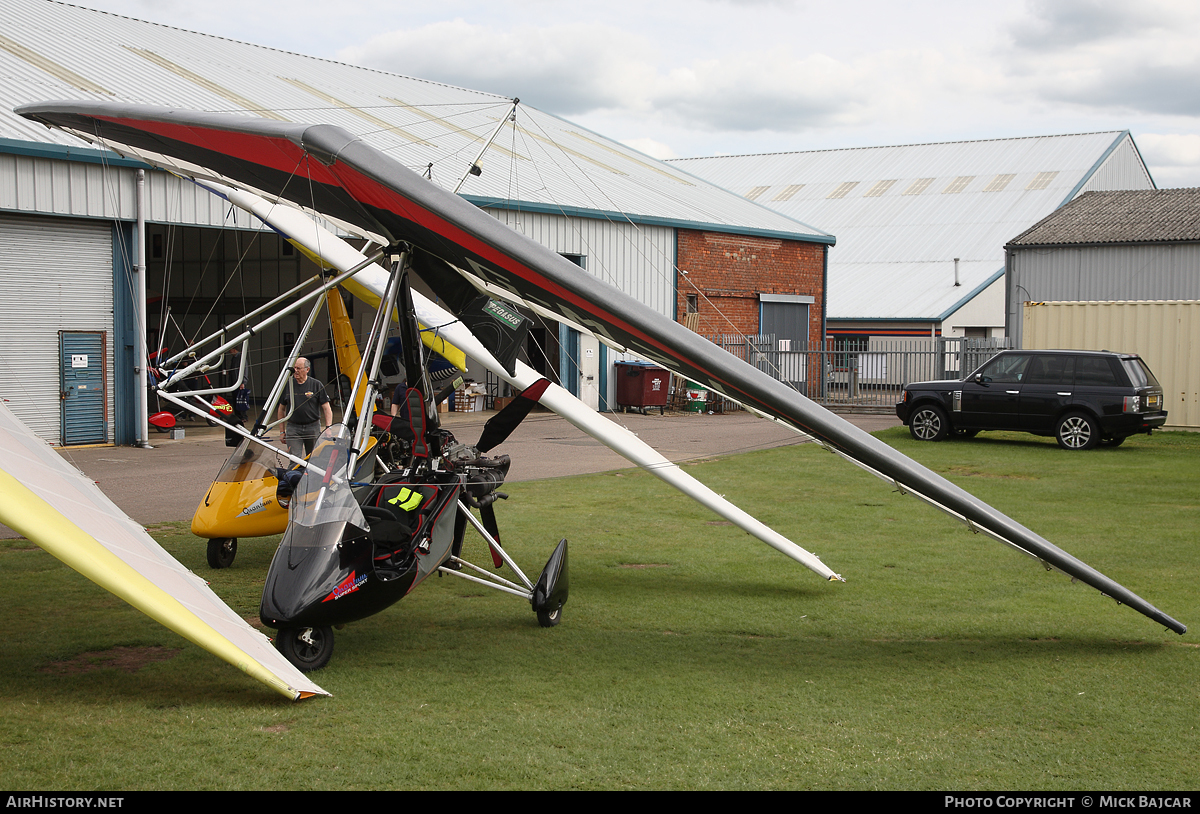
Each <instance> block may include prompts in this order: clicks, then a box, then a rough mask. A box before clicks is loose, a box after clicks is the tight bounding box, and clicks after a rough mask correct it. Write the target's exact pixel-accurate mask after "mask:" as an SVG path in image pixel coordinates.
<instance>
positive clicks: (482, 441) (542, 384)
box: [475, 379, 550, 453]
mask: <svg viewBox="0 0 1200 814" xmlns="http://www.w3.org/2000/svg"><path fill="white" fill-rule="evenodd" d="M549 386H550V381H549V380H548V379H538V380H537V381H536V382H534V383H533V384H531V385H529V386H528V387H526V388H525V389H524V390H522V391H521V392H520V394H519V395H518V396H517V397H516V398H514V399H513V400H512V401H511V402H509V403H508V405H507V406H506V407H505V408H504V409H503V410H501V411H500V412H498V413H496V414H495V415H494V416H492V417H491V418H489V419H488V422H487V423H486V424H484V425H483V432H482V433H480V435H479V442H478V443H477V444H475V448H476V449H478V450H479V451H480V452H481V453H486V452H490V451H491V450H493V449H495V448H496V447H498V446H500V445H501V444H502V443H504V441H505V439H507V438H508V436H510V435H512V432H513V430H515V429H516V428H517V425H519V424H520V423H521V422H522V421H524V420H525V416H527V415H529V411H530V410H532V409H533V406H534V405H535V404H537V403H538V400H539V399H540V398H541V397H542V393H545V392H546V388H547V387H549Z"/></svg>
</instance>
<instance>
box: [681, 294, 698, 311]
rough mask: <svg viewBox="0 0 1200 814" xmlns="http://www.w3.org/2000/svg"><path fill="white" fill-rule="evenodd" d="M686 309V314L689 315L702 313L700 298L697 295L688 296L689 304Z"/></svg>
mask: <svg viewBox="0 0 1200 814" xmlns="http://www.w3.org/2000/svg"><path fill="white" fill-rule="evenodd" d="M684 307H685V308H686V311H685V312H684V313H688V314H698V313H700V298H699V297H698V296H697V295H695V294H688V295H687V304H686V305H685V306H684Z"/></svg>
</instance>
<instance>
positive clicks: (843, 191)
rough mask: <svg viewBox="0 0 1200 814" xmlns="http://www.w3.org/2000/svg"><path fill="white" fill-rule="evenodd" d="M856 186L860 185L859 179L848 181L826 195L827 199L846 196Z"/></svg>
mask: <svg viewBox="0 0 1200 814" xmlns="http://www.w3.org/2000/svg"><path fill="white" fill-rule="evenodd" d="M856 186H858V181H846V182H845V183H844V184H841V185H839V186H838V188H837V189H835V190H834V191H833V192H831V193H829V194H828V195H826V196H825V197H826V199H829V198H845V197H846V196H847V195H848V194H850V190H852V189H854V188H855V187H856Z"/></svg>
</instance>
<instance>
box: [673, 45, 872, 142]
mask: <svg viewBox="0 0 1200 814" xmlns="http://www.w3.org/2000/svg"><path fill="white" fill-rule="evenodd" d="M863 79H864V76H863V72H862V71H861V70H857V69H855V68H854V67H852V66H850V65H847V64H845V63H842V62H839V61H838V60H835V59H832V58H831V57H828V56H825V55H823V54H815V55H813V56H809V57H805V58H803V59H796V58H794V57H792V56H791V55H790V54H788V53H787V52H785V51H781V50H775V51H771V52H768V53H765V54H747V53H742V54H736V55H735V54H726V55H723V56H722V57H721V58H720V59H719V60H717V59H713V60H704V61H699V62H696V63H693V64H692V65H691V66H689V67H686V68H679V69H676V70H673V71H671V72H670V74H668V75H667V76H666V77H664V78H663V81H662V82H661V83H660V84H659V87H658V89H657V90H656V92H655V93H654V95H653V101H654V106H655V108H656V109H657V110H659V111H662V112H664V113H667V114H668V115H670V116H672V117H674V118H676V119H681V120H684V121H687V122H690V123H693V124H694V125H696V126H701V127H705V128H708V129H710V130H734V131H754V130H777V131H778V130H784V131H787V130H799V129H805V128H810V127H818V126H822V125H831V124H845V123H851V122H854V121H856V120H857V119H858V117H859V116H860V115H861V111H862V108H863V107H865V105H866V103H867V102H868V100H869V99H868V97H869V95H870V94H869V92H868V89H869V88H870V87H871V85H870V83H868V82H864V81H863Z"/></svg>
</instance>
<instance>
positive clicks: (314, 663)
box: [275, 626, 333, 673]
mask: <svg viewBox="0 0 1200 814" xmlns="http://www.w3.org/2000/svg"><path fill="white" fill-rule="evenodd" d="M275 649H276V650H278V651H279V652H280V653H282V654H283V657H284V658H285V659H287V660H288V661H290V662H291V663H292V665H293V666H295V667H296V669H298V670H299V671H300V672H302V673H310V672H312V671H313V670H320V669H321V668H322V667H324V666H325V665H326V664H328V663H329V659H330V658H331V657H332V656H333V628H331V627H328V626H325V627H293V628H284V629H282V630H280V631H279V635H278V636H276V637H275Z"/></svg>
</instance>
